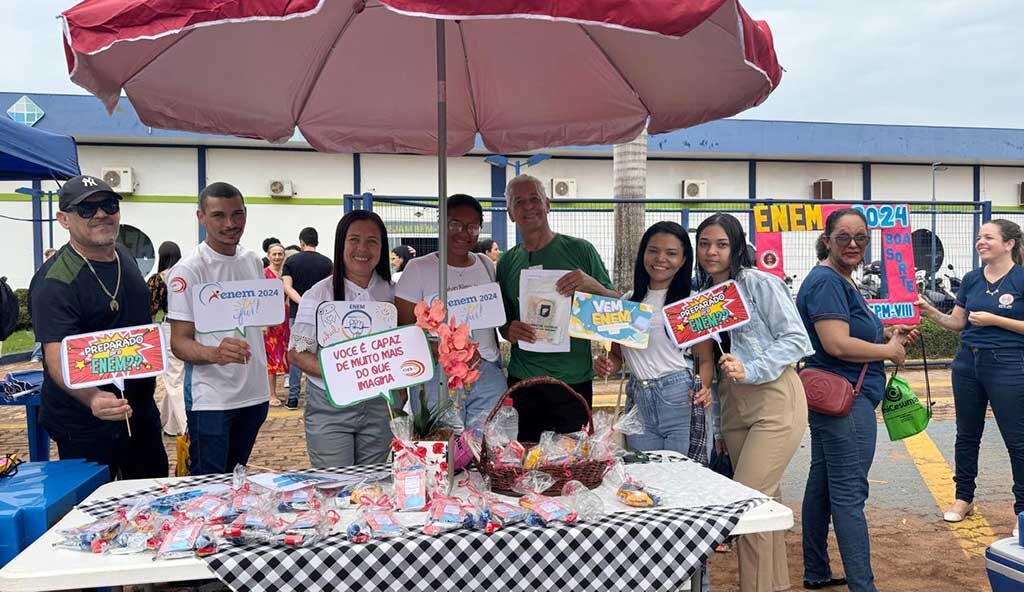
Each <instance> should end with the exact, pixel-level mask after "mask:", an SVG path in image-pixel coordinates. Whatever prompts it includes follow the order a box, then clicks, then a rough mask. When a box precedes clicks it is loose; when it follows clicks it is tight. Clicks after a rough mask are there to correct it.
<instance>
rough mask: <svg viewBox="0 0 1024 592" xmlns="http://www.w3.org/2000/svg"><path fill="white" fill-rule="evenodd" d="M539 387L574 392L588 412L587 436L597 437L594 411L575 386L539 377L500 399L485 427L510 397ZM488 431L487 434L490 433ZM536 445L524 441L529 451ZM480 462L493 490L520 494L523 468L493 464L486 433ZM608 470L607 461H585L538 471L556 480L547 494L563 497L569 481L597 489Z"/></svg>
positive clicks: (523, 382) (529, 380)
mask: <svg viewBox="0 0 1024 592" xmlns="http://www.w3.org/2000/svg"><path fill="white" fill-rule="evenodd" d="M538 384H549V385H555V386H559V387H562V388H563V389H565V390H566V391H568V392H570V393H572V395H573V396H574V397H576V399H577V400H579V403H580V405H582V406H583V408H584V409H586V411H587V433H588V434H590V435H593V434H594V421H593V416H592V414H591V411H590V406H589V405H587V401H586V399H584V398H583V397H582V396H580V394H579V393H577V392H576V391H574V390H573V389H572V387H570V386H569V385H567V384H566V383H564V382H562V381H561V380H558V379H555V378H548V377H537V378H530V379H527V380H523V381H520V382H517V383H516V384H515V385H513V386H512V387H511V388H509V389H508V390H507V391H505V394H504V396H502V397H501V399H499V400H498V404H497V405H496V406H495V407H494V409H492V410H491V412H490V413H489V414H488V415H487V420H486V422H485V425H486V423H487V422H490V421H491V419H493V418H494V415H495V414H496V413H497V412H498V409H500V408H501V405H502V402H503V401H504V400H505V398H506V397H510V396H512V394H513V393H515V392H516V391H518V390H521V389H528V388H530V387H533V386H536V385H538ZM484 431H485V432H486V430H484ZM535 444H536V442H522V445H523V446H524V447H526V448H527V449H529V448H530V447H531V446H534V445H535ZM480 460H481V462H480V464H481V466H482V468H483V472H484V473H485V474H486V475H487V476H488V477H490V479H491V490H492V491H494V492H495V493H500V494H503V495H510V496H519V495H520V494H518V493H516V492H514V491H512V485H513V484H514V483H515V481H516V479H518V478H519V477H521V476H522V474H523V469H522V468H518V467H496V466H495V465H494V463H493V462H492V459H491V458H490V456H489V455H488V454H487V436H486V434H485V435H484V439H483V449H482V450H481V451H480ZM608 468H609V465H608V463H607V462H605V461H600V460H591V459H584V460H579V461H576V462H572V463H569V464H566V465H558V466H551V467H540V468H538V469H536V470H539V471H543V472H545V473H547V474H549V475H551V476H552V477H554V478H555V484H554V485H552V486H551V487H550V488H548V489H547V490H546V491H544V494H546V495H561V493H562V486H563V485H565V484H566V483H567V482H569V481H572V480H573V479H575V480H577V481H579V482H580V483H583V484H584V485H586V486H587V487H588V488H590V489H594V488H595V487H597V486H599V485H600V484H601V482H602V481H603V480H604V476H605V474H606V473H607V472H608Z"/></svg>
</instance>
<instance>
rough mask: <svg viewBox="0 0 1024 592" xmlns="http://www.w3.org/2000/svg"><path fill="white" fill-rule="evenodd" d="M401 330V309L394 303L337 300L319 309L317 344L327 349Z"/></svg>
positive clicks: (318, 307) (317, 309) (321, 305)
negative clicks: (399, 313) (397, 329)
mask: <svg viewBox="0 0 1024 592" xmlns="http://www.w3.org/2000/svg"><path fill="white" fill-rule="evenodd" d="M397 326H398V309H397V308H395V305H394V304H391V303H390V302H349V301H344V300H335V301H331V302H322V303H320V306H317V307H316V341H317V343H319V344H320V347H326V346H328V345H331V344H333V343H338V342H339V341H348V340H349V339H355V338H356V337H363V336H366V335H369V334H371V333H380V332H381V331H387V330H388V329H394V328H395V327H397Z"/></svg>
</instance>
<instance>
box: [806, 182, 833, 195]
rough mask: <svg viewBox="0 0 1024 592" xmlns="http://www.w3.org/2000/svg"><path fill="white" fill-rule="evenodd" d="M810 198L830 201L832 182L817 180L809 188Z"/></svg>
mask: <svg viewBox="0 0 1024 592" xmlns="http://www.w3.org/2000/svg"><path fill="white" fill-rule="evenodd" d="M811 197H812V198H814V199H832V180H831V179H818V180H817V181H815V182H814V185H812V186H811Z"/></svg>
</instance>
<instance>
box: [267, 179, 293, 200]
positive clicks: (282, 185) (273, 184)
mask: <svg viewBox="0 0 1024 592" xmlns="http://www.w3.org/2000/svg"><path fill="white" fill-rule="evenodd" d="M293 195H295V191H294V190H293V189H292V182H291V181H288V180H287V179H271V180H270V197H291V196H293Z"/></svg>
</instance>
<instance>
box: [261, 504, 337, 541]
mask: <svg viewBox="0 0 1024 592" xmlns="http://www.w3.org/2000/svg"><path fill="white" fill-rule="evenodd" d="M339 519H340V516H338V513H337V512H335V511H334V510H327V511H321V510H310V511H308V512H302V513H301V514H299V515H298V516H296V517H295V520H293V521H291V522H288V523H285V524H283V525H281V526H280V527H279V528H278V529H277V531H278V532H277V536H276V537H275V539H274V540H275V542H280V543H282V544H284V545H286V546H289V547H308V546H310V545H312V544H315V543H317V542H319V541H321V540H323V539H324V538H325V537H326V536H327V535H328V534H330V533H331V529H332V528H333V527H334V525H335V524H337V523H338V520H339Z"/></svg>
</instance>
